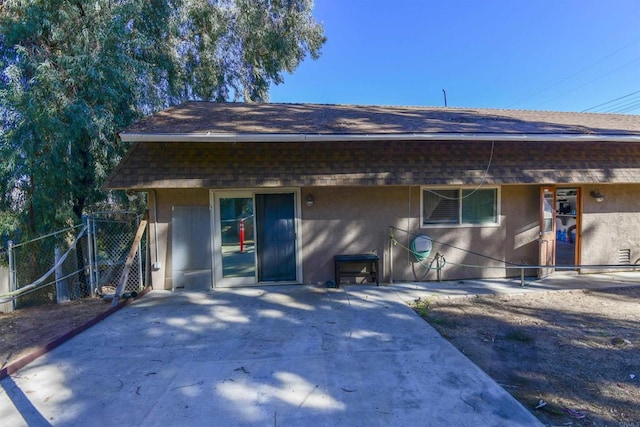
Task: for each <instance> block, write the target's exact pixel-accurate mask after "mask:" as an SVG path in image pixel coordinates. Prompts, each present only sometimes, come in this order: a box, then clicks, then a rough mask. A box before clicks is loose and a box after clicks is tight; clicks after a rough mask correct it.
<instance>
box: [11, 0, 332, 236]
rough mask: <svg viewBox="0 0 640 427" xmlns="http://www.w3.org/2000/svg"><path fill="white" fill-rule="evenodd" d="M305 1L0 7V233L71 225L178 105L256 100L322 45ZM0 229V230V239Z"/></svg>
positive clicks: (27, 1)
mask: <svg viewBox="0 0 640 427" xmlns="http://www.w3.org/2000/svg"><path fill="white" fill-rule="evenodd" d="M312 6H313V3H312V1H310V0H218V1H216V0H93V1H83V0H8V1H4V2H0V67H1V69H2V74H1V75H0V115H2V117H3V119H4V123H5V125H4V127H3V128H2V129H0V143H1V145H0V158H1V159H2V163H1V164H0V212H1V214H0V228H3V227H4V229H5V230H4V231H7V229H10V228H16V227H17V226H18V225H19V227H20V228H21V229H22V230H23V231H25V232H26V234H29V235H36V234H39V233H42V232H47V231H50V230H52V229H55V228H58V227H61V226H65V225H69V224H70V223H76V222H77V221H78V220H79V218H80V216H81V215H82V214H83V212H84V211H85V210H86V209H87V207H89V206H93V205H95V204H96V203H99V202H101V201H104V199H105V193H104V192H103V191H102V190H101V189H100V185H101V183H102V181H103V180H104V178H105V177H106V175H107V174H108V173H109V172H110V171H111V170H112V168H113V167H114V166H115V164H116V163H117V161H118V160H119V159H120V157H121V156H122V154H123V153H124V151H125V150H126V147H125V146H123V145H122V144H118V142H117V139H116V132H117V131H118V130H119V129H122V128H124V127H126V126H128V125H129V124H131V123H132V122H133V121H135V120H136V119H138V118H140V117H141V116H142V115H145V114H149V113H153V112H155V111H157V110H159V109H162V108H166V107H168V106H171V105H175V104H178V103H181V102H184V101H186V100H214V101H228V100H234V101H245V102H250V101H266V100H268V90H269V86H270V85H271V84H273V83H275V84H278V83H281V82H282V81H283V73H284V72H293V71H294V70H295V69H296V68H297V66H298V65H299V64H300V62H301V61H302V60H303V59H304V58H305V57H306V56H307V55H310V56H311V57H313V58H317V57H318V56H319V52H320V48H321V46H322V44H323V43H324V41H325V38H324V36H323V30H322V26H321V25H320V24H318V23H317V22H315V20H314V19H313V17H312V14H311V11H312ZM2 232H3V230H2V229H0V234H2Z"/></svg>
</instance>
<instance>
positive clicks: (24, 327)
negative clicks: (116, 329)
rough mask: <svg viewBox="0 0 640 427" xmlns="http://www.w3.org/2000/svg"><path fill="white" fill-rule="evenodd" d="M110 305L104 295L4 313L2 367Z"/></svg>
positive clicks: (1, 323)
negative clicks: (101, 297) (104, 299)
mask: <svg viewBox="0 0 640 427" xmlns="http://www.w3.org/2000/svg"><path fill="white" fill-rule="evenodd" d="M109 307H110V304H109V303H107V302H105V301H103V300H102V299H100V298H85V299H82V300H77V301H71V302H68V303H64V304H55V305H44V306H39V307H30V308H23V309H20V310H16V311H14V312H13V313H8V314H4V313H0V369H2V368H4V367H5V366H7V364H9V363H11V362H13V361H15V360H17V359H19V358H20V357H22V356H24V355H26V354H28V353H30V352H32V351H34V350H35V349H37V348H39V347H42V346H45V345H47V344H49V343H50V342H52V341H53V340H55V339H56V338H59V337H61V336H62V335H64V334H66V333H68V332H70V331H72V330H73V329H75V328H76V327H78V326H81V325H83V324H85V323H86V322H88V321H89V320H91V319H93V318H94V317H96V316H97V315H99V314H101V313H103V312H105V311H106V310H108V309H109Z"/></svg>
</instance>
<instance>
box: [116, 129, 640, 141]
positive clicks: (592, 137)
mask: <svg viewBox="0 0 640 427" xmlns="http://www.w3.org/2000/svg"><path fill="white" fill-rule="evenodd" d="M119 136H120V139H121V140H122V141H123V142H231V143H234V142H322V141H326V142H332V141H333V142H347V141H429V140H432V141H527V140H533V141H540V142H560V141H585V142H587V141H611V142H640V135H624V134H623V135H621V134H539V133H526V134H525V133H519V134H516V133H513V134H511V133H437V132H434V133H375V134H286V133H128V132H126V133H125V132H123V133H120V134H119Z"/></svg>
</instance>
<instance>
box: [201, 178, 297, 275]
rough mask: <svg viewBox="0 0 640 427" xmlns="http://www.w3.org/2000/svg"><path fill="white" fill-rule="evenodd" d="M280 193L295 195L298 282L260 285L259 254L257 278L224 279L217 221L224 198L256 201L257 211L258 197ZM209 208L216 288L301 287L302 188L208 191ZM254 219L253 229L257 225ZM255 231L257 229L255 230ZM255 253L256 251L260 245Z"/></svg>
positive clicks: (220, 238) (220, 235) (220, 233)
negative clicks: (256, 199)
mask: <svg viewBox="0 0 640 427" xmlns="http://www.w3.org/2000/svg"><path fill="white" fill-rule="evenodd" d="M279 193H293V199H294V202H293V204H294V206H293V208H294V226H295V251H296V253H295V258H296V259H295V263H296V280H294V281H281V282H280V281H279V282H273V281H268V282H260V281H258V262H257V252H256V256H255V260H254V262H255V266H256V269H255V274H254V277H233V278H230V277H227V278H224V277H222V273H223V272H222V230H221V227H220V224H219V221H218V220H217V219H218V218H219V217H220V199H221V198H233V197H247V198H249V197H250V198H252V199H253V201H254V211H255V196H256V194H279ZM209 204H210V206H211V229H212V230H213V235H212V238H213V242H212V247H213V250H212V258H213V259H212V263H213V287H214V288H228V287H243V286H263V285H288V284H298V283H302V277H303V276H302V261H301V260H302V256H301V250H300V249H301V246H302V245H301V241H302V239H301V236H302V234H301V212H302V206H301V202H300V188H290V187H278V188H275V187H274V188H239V189H233V190H229V189H211V190H209ZM255 221H256V219H255V216H254V225H255ZM254 230H255V227H254ZM255 247H256V251H257V250H258V249H257V245H256V246H255Z"/></svg>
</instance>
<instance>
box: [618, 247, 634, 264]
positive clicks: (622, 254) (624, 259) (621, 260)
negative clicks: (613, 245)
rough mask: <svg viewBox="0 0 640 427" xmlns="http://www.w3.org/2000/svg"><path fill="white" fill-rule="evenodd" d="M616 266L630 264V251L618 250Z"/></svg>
mask: <svg viewBox="0 0 640 427" xmlns="http://www.w3.org/2000/svg"><path fill="white" fill-rule="evenodd" d="M618 264H623V265H630V264H631V249H618Z"/></svg>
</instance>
